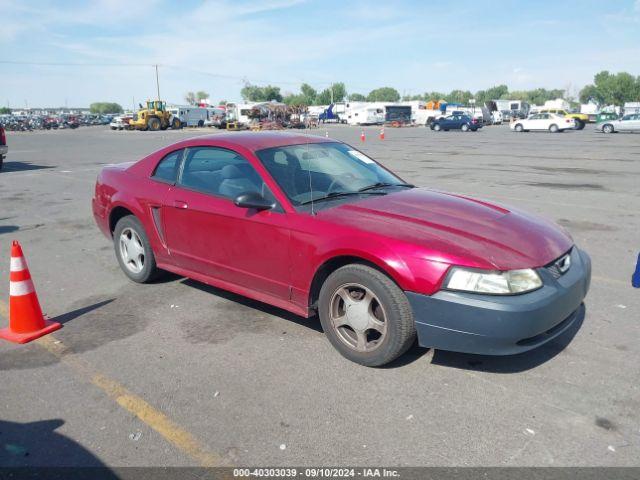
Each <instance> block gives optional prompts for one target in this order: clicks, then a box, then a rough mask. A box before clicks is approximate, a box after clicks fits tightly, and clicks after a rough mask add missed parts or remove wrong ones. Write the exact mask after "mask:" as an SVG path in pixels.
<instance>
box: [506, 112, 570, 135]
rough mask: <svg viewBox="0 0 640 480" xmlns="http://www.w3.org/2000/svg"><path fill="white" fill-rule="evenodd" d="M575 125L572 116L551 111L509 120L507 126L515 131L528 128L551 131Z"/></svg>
mask: <svg viewBox="0 0 640 480" xmlns="http://www.w3.org/2000/svg"><path fill="white" fill-rule="evenodd" d="M575 126H576V123H575V120H574V119H573V118H567V117H563V116H560V115H555V114H553V113H536V114H534V115H529V117H527V118H525V119H518V120H514V121H512V122H511V124H510V125H509V127H510V128H511V130H514V131H516V132H528V131H530V130H546V131H549V132H551V133H557V132H563V131H565V130H572V129H574V128H575Z"/></svg>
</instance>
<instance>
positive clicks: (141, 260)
mask: <svg viewBox="0 0 640 480" xmlns="http://www.w3.org/2000/svg"><path fill="white" fill-rule="evenodd" d="M113 243H114V247H115V250H116V257H117V258H118V263H119V264H120V268H122V271H123V272H124V273H125V275H126V276H127V277H129V278H130V279H131V280H133V281H134V282H138V283H146V282H149V281H151V280H153V279H154V278H156V277H157V276H158V273H159V270H158V268H157V267H156V259H155V256H154V255H153V250H152V249H151V244H150V243H149V239H148V238H147V234H146V232H145V231H144V228H142V224H141V223H140V221H139V220H138V219H137V218H136V217H134V216H133V215H127V216H126V217H122V218H121V219H120V220H119V221H118V223H117V224H116V228H115V230H114V232H113Z"/></svg>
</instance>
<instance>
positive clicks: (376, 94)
mask: <svg viewBox="0 0 640 480" xmlns="http://www.w3.org/2000/svg"><path fill="white" fill-rule="evenodd" d="M367 100H368V101H369V102H397V101H398V100H400V94H399V93H398V91H397V90H396V89H395V88H393V87H380V88H376V89H375V90H371V91H370V92H369V95H367Z"/></svg>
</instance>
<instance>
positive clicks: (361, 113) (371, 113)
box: [344, 102, 384, 125]
mask: <svg viewBox="0 0 640 480" xmlns="http://www.w3.org/2000/svg"><path fill="white" fill-rule="evenodd" d="M344 115H345V117H346V121H347V123H348V124H349V125H382V124H383V123H384V107H383V106H380V105H375V104H372V103H368V102H349V103H347V104H345V113H344Z"/></svg>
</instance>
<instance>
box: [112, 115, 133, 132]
mask: <svg viewBox="0 0 640 480" xmlns="http://www.w3.org/2000/svg"><path fill="white" fill-rule="evenodd" d="M130 119H131V116H124V115H123V116H120V117H114V118H113V120H112V121H111V123H110V124H109V127H111V130H125V129H128V128H129V120H130Z"/></svg>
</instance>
